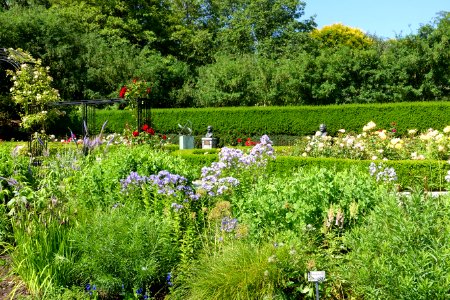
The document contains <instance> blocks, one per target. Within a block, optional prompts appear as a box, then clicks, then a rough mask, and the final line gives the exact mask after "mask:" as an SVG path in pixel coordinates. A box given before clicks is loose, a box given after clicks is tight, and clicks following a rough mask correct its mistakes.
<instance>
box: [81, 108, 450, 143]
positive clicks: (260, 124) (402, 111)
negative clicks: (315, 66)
mask: <svg viewBox="0 0 450 300" xmlns="http://www.w3.org/2000/svg"><path fill="white" fill-rule="evenodd" d="M152 117H153V126H154V127H155V128H156V129H157V131H158V132H164V133H166V134H167V133H177V132H178V124H185V123H186V121H187V120H190V121H191V122H192V124H193V126H192V129H193V134H194V135H202V134H204V133H205V132H206V127H207V126H208V125H211V126H213V127H214V133H215V135H216V136H217V137H220V138H221V139H229V138H228V137H229V136H231V137H233V138H234V137H243V136H261V135H262V134H268V135H269V136H271V137H272V136H275V135H291V136H304V135H310V134H313V133H314V132H315V131H317V130H318V126H319V124H320V123H325V124H327V127H328V132H329V133H330V134H331V135H335V134H336V133H337V131H338V130H339V129H341V128H345V129H346V130H347V131H350V132H361V129H362V127H363V126H364V125H365V124H367V122H369V121H374V122H375V123H376V124H377V125H378V128H390V127H391V123H392V122H395V123H396V124H397V125H396V129H397V131H398V133H399V134H401V135H404V134H406V132H407V130H408V129H418V130H419V131H425V130H427V129H428V128H434V129H439V130H441V129H442V128H444V127H445V126H446V125H450V102H403V103H389V104H351V105H329V106H288V107H226V108H187V109H153V110H152ZM106 120H108V126H107V131H108V132H122V131H123V128H124V125H125V124H126V123H128V124H130V125H134V123H135V122H134V117H133V115H132V112H131V111H127V110H98V111H97V125H99V126H101V124H102V123H103V122H104V121H106ZM74 127H75V126H74Z"/></svg>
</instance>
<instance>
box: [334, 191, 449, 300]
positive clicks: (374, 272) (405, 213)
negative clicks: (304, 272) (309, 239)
mask: <svg viewBox="0 0 450 300" xmlns="http://www.w3.org/2000/svg"><path fill="white" fill-rule="evenodd" d="M448 200H449V199H448V197H445V198H430V197H426V196H424V195H421V194H420V193H418V194H414V195H412V196H411V197H403V198H401V199H397V198H395V197H391V198H390V199H388V200H386V201H383V202H381V203H380V204H379V205H378V206H377V207H376V208H375V210H374V211H373V213H372V214H371V215H370V216H369V217H368V218H367V221H366V225H365V226H362V227H360V228H355V229H354V230H353V232H351V233H349V234H348V235H347V236H346V237H345V244H346V245H347V246H348V247H349V250H350V252H349V254H348V256H347V259H348V262H349V263H348V264H345V265H341V268H340V269H341V270H340V272H342V274H343V275H344V276H345V278H346V279H347V280H348V282H349V283H350V284H351V286H352V287H351V289H352V290H353V292H354V293H355V294H356V296H357V297H364V299H381V298H383V299H399V298H402V299H430V298H433V299H440V298H442V299H444V298H446V297H447V296H448V292H449V291H448V282H449V280H450V278H449V274H448V272H447V270H448V268H449V267H450V266H449V260H448V259H446V257H448V255H449V248H448V242H449V239H450V228H449V226H448V222H449V217H448V216H449V210H450V206H449V201H448Z"/></svg>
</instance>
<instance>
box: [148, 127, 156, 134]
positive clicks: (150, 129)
mask: <svg viewBox="0 0 450 300" xmlns="http://www.w3.org/2000/svg"><path fill="white" fill-rule="evenodd" d="M147 133H148V134H150V135H154V134H155V131H154V130H153V128H151V127H150V128H149V129H147Z"/></svg>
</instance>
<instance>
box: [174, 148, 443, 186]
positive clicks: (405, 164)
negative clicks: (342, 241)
mask: <svg viewBox="0 0 450 300" xmlns="http://www.w3.org/2000/svg"><path fill="white" fill-rule="evenodd" d="M172 154H173V155H177V156H180V157H182V158H183V159H185V160H187V161H188V162H189V164H192V165H193V166H196V167H197V168H198V170H200V168H201V167H202V166H205V165H209V164H210V163H211V162H213V161H217V160H218V155H217V154H214V153H210V152H207V151H205V152H202V151H199V150H198V149H196V150H178V151H174V152H172ZM371 162H372V161H369V160H352V159H335V158H311V157H306V158H305V157H296V156H277V158H276V160H274V161H272V162H270V163H269V164H268V166H267V169H266V172H267V174H268V175H274V176H279V175H281V174H291V173H292V172H293V171H295V170H297V169H298V168H312V167H323V168H333V169H334V170H335V171H336V172H338V171H342V170H345V169H348V168H350V167H356V168H358V169H360V170H363V171H367V172H369V165H370V163H371ZM374 163H376V164H377V165H379V164H380V163H381V164H383V166H385V167H392V168H394V169H395V171H396V173H397V176H398V181H397V184H398V185H399V188H400V189H401V190H405V189H409V188H411V187H414V186H415V187H417V186H422V187H423V188H424V189H425V190H429V191H438V190H439V191H440V190H443V189H445V186H446V182H445V179H444V178H445V176H446V175H447V171H448V170H449V169H450V165H449V164H448V163H447V162H446V161H438V160H390V161H374Z"/></svg>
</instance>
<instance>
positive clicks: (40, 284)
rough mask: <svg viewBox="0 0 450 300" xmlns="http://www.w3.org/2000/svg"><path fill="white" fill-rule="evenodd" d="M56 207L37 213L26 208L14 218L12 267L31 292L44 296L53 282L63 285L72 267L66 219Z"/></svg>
mask: <svg viewBox="0 0 450 300" xmlns="http://www.w3.org/2000/svg"><path fill="white" fill-rule="evenodd" d="M58 210H59V209H58V208H55V207H54V211H52V210H49V211H48V212H46V213H45V214H41V215H37V214H35V213H30V212H27V211H26V210H23V211H20V212H18V213H17V216H18V217H17V218H15V219H14V220H13V230H14V242H15V244H16V246H15V247H14V248H12V253H11V259H12V261H13V269H14V272H15V273H16V274H18V275H19V276H20V277H21V278H22V280H23V281H24V282H25V283H26V287H27V289H28V291H29V292H30V293H31V294H32V295H34V296H40V297H43V298H45V297H46V295H47V293H50V292H51V290H52V289H53V287H54V286H64V285H66V284H67V283H68V282H70V279H71V277H72V275H73V274H74V270H73V269H72V262H73V260H72V259H73V251H72V250H73V249H72V247H71V241H70V240H69V239H68V234H67V233H68V229H69V222H68V219H67V218H66V215H65V214H64V213H63V214H61V213H62V212H61V211H58Z"/></svg>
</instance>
